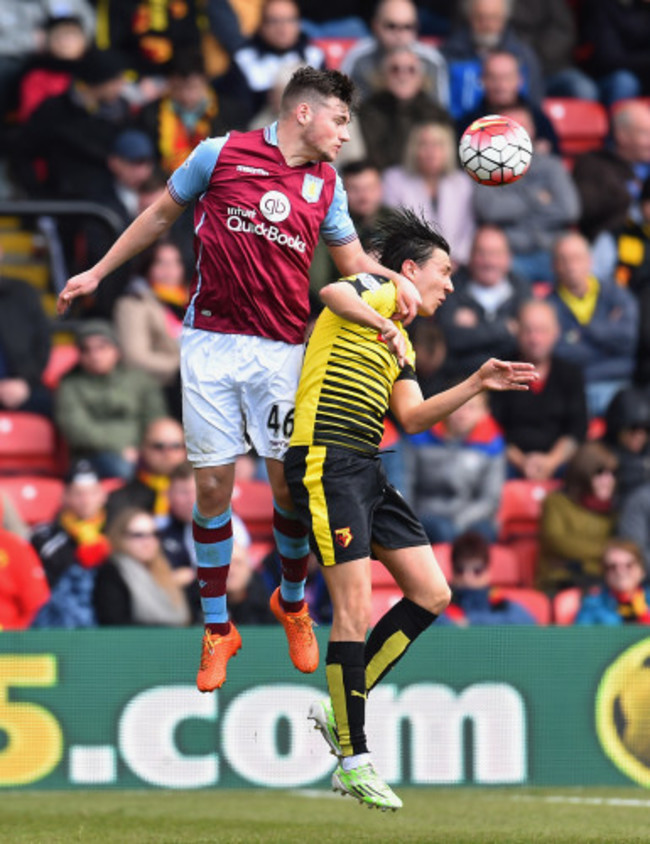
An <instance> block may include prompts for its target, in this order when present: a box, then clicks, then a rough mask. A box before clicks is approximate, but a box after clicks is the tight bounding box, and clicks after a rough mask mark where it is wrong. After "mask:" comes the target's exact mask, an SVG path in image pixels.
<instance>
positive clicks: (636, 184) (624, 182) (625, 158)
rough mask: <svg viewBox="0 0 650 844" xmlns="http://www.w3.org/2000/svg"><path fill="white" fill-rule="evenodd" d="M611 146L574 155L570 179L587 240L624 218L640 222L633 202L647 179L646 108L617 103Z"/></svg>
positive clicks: (649, 118) (649, 126) (649, 122)
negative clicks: (573, 181)
mask: <svg viewBox="0 0 650 844" xmlns="http://www.w3.org/2000/svg"><path fill="white" fill-rule="evenodd" d="M612 136H613V142H612V144H611V146H607V147H605V148H604V149H599V150H593V151H592V152H586V153H584V154H583V155H580V156H578V158H577V159H576V161H575V166H574V168H573V178H574V180H575V183H576V186H577V188H578V193H579V194H580V200H581V202H580V204H581V207H582V215H581V217H580V229H581V231H582V232H583V234H584V235H585V236H586V237H588V238H589V239H590V240H593V239H594V238H595V237H596V236H597V235H598V234H600V232H602V231H616V230H617V229H619V228H620V227H621V226H623V225H624V223H625V220H626V218H627V217H628V216H630V215H631V216H632V218H633V219H640V213H639V209H638V207H637V202H638V200H639V198H640V195H641V188H642V185H643V182H644V181H645V179H646V178H648V176H650V108H648V106H647V105H645V104H644V103H640V102H629V103H621V104H620V105H619V106H618V107H617V108H616V109H615V110H614V111H613V113H612Z"/></svg>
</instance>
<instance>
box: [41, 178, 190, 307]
mask: <svg viewBox="0 0 650 844" xmlns="http://www.w3.org/2000/svg"><path fill="white" fill-rule="evenodd" d="M185 208H186V206H185V205H179V204H178V203H177V202H175V201H174V200H173V199H172V198H171V196H170V194H169V193H168V192H167V191H165V193H164V194H163V195H162V196H161V197H160V199H157V200H156V201H155V202H154V203H152V204H151V205H150V206H149V208H147V209H146V210H145V211H143V212H142V214H140V215H139V216H138V217H136V219H135V220H134V221H133V222H132V223H131V225H130V226H129V227H128V228H127V229H126V230H125V231H124V232H122V234H121V235H120V236H119V237H118V239H117V240H116V241H115V243H114V244H113V245H112V246H111V248H110V249H109V250H108V252H107V253H106V254H105V255H104V257H103V258H100V260H99V261H98V262H97V263H96V264H95V266H94V267H91V268H90V269H89V270H86V271H85V272H83V273H79V275H75V276H73V277H72V278H71V279H69V280H68V283H67V284H66V286H65V287H64V288H63V290H62V291H61V293H60V294H59V298H58V300H57V303H56V310H57V313H59V314H62V313H64V312H65V311H66V309H67V308H68V307H69V305H70V303H71V302H72V300H73V299H76V298H77V297H78V296H86V295H88V294H89V293H93V292H94V291H95V290H96V289H97V286H98V285H99V283H100V281H101V280H102V279H103V278H105V277H106V276H107V275H108V274H109V273H112V272H113V270H116V269H117V268H118V267H121V266H122V264H124V263H126V262H127V261H128V260H130V259H131V258H133V257H134V256H135V255H137V254H138V253H139V252H142V250H143V249H146V248H147V246H150V245H151V244H152V243H154V241H156V240H157V239H158V238H159V237H160V236H161V235H162V234H164V233H165V232H166V231H167V229H169V227H170V226H171V225H172V223H173V222H174V221H175V220H177V219H178V217H180V215H181V214H182V213H183V211H184V210H185Z"/></svg>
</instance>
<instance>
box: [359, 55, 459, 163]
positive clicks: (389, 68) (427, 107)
mask: <svg viewBox="0 0 650 844" xmlns="http://www.w3.org/2000/svg"><path fill="white" fill-rule="evenodd" d="M382 70H383V74H384V77H383V78H384V85H383V87H381V88H379V89H378V90H377V91H375V92H373V93H372V94H370V95H369V96H368V97H367V98H366V99H365V100H364V101H363V102H362V103H361V106H360V107H359V123H360V125H361V132H362V135H363V139H364V143H365V145H366V149H367V151H368V158H369V159H370V161H372V163H373V164H374V165H375V166H376V167H377V168H378V169H379V170H384V169H385V168H386V167H392V166H395V165H397V164H401V162H402V159H403V157H404V153H405V150H406V144H407V141H408V137H409V135H410V133H411V131H412V130H413V128H414V127H415V126H416V125H418V124H420V123H425V122H434V123H443V122H449V120H450V118H449V115H448V114H447V112H446V111H445V110H444V108H442V107H441V106H439V105H437V104H436V103H435V102H433V101H432V100H431V98H430V97H429V96H428V94H427V93H426V91H425V89H424V87H423V86H424V81H425V78H424V75H423V69H422V60H421V59H420V58H419V56H418V55H417V53H416V52H415V51H414V50H413V48H412V47H396V48H395V49H394V50H391V51H390V52H389V53H387V54H386V56H385V58H384V60H383V63H382Z"/></svg>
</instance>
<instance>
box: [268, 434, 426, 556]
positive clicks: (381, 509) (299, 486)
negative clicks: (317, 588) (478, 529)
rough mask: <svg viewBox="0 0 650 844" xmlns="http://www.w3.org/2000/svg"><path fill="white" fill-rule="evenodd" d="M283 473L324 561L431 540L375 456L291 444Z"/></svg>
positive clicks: (419, 543) (335, 448)
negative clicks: (374, 546) (381, 548)
mask: <svg viewBox="0 0 650 844" xmlns="http://www.w3.org/2000/svg"><path fill="white" fill-rule="evenodd" d="M284 473H285V477H286V479H287V483H288V485H289V490H290V492H291V497H292V499H293V504H294V507H295V508H296V511H297V513H298V515H299V517H300V519H301V521H303V522H304V523H305V524H306V525H309V541H310V544H311V548H312V550H313V552H314V553H315V554H316V557H317V559H318V561H319V562H320V563H321V564H322V565H325V566H332V565H334V564H335V563H346V562H348V561H349V560H358V559H362V558H363V557H370V556H372V552H371V546H372V544H373V543H376V544H377V545H381V546H383V547H384V548H391V549H397V548H412V547H414V546H418V545H428V544H429V540H428V538H427V535H426V533H425V532H424V528H423V527H422V525H421V524H420V522H419V521H418V519H417V517H416V516H415V514H414V513H413V511H412V510H411V508H410V507H409V505H408V504H407V503H406V501H405V500H404V498H403V497H402V496H401V495H400V493H399V492H398V491H397V490H396V489H395V488H394V487H392V486H391V485H390V484H389V483H388V480H387V478H386V473H385V472H384V467H383V466H382V463H381V460H380V459H379V457H378V456H377V455H367V456H366V455H364V454H360V453H357V452H355V451H351V450H350V449H347V448H337V447H335V446H292V447H291V448H290V449H289V450H288V451H287V453H286V455H285V458H284Z"/></svg>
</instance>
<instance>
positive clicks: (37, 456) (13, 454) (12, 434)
mask: <svg viewBox="0 0 650 844" xmlns="http://www.w3.org/2000/svg"><path fill="white" fill-rule="evenodd" d="M66 459H67V457H66V454H65V449H63V448H62V444H61V443H60V441H59V438H58V436H57V432H56V429H55V427H54V425H53V424H52V422H50V420H49V419H46V418H45V417H44V416H38V415H37V414H35V413H23V412H21V411H15V412H14V411H1V412H0V474H8V473H18V472H19V473H21V474H26V473H28V472H29V473H32V472H34V473H43V474H49V475H59V474H61V473H62V472H63V469H64V467H65V462H66Z"/></svg>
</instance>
